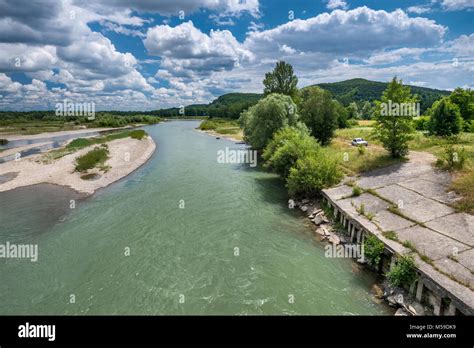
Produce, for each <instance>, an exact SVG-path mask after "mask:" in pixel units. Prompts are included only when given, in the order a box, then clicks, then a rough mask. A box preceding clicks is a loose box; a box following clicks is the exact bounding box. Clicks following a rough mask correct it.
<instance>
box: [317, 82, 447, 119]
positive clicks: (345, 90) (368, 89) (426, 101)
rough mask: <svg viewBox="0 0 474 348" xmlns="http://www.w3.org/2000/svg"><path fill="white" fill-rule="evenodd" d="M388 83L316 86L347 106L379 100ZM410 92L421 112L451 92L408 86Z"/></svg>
mask: <svg viewBox="0 0 474 348" xmlns="http://www.w3.org/2000/svg"><path fill="white" fill-rule="evenodd" d="M387 85H388V82H377V81H369V80H365V79H351V80H346V81H340V82H333V83H318V84H316V85H313V86H318V87H321V88H323V89H326V90H328V91H330V92H331V93H332V95H333V96H334V98H336V99H337V100H339V101H340V102H341V103H342V104H343V105H345V106H347V105H349V104H350V103H351V102H357V103H363V102H365V101H369V102H372V101H374V100H379V99H380V97H381V96H382V93H383V91H384V90H385V89H386V88H387ZM410 88H411V92H412V93H413V94H417V95H418V96H419V98H420V109H421V112H423V111H425V110H426V109H427V108H429V107H430V106H431V104H433V102H435V101H436V100H438V99H439V98H442V97H444V96H447V95H449V94H450V93H451V92H449V91H443V90H439V89H432V88H426V87H418V86H410Z"/></svg>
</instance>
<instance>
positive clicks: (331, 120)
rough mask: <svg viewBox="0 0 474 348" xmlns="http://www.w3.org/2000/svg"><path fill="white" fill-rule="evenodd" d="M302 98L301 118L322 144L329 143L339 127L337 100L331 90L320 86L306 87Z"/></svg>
mask: <svg viewBox="0 0 474 348" xmlns="http://www.w3.org/2000/svg"><path fill="white" fill-rule="evenodd" d="M302 99H303V101H302V103H301V120H302V121H303V122H304V123H305V124H306V125H307V126H308V128H309V129H310V130H311V134H312V135H313V136H314V137H315V138H316V139H317V140H318V141H319V142H320V143H321V144H322V145H327V144H329V143H330V142H331V139H332V137H333V136H334V131H335V130H336V128H337V121H338V113H337V111H338V108H337V104H336V103H337V102H336V101H335V100H333V99H332V98H331V93H330V92H328V91H326V90H323V89H321V88H319V87H310V88H307V89H305V90H304V91H303V93H302Z"/></svg>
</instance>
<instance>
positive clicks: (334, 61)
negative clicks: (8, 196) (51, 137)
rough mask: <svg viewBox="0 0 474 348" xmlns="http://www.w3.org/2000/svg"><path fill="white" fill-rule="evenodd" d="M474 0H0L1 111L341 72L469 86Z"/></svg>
mask: <svg viewBox="0 0 474 348" xmlns="http://www.w3.org/2000/svg"><path fill="white" fill-rule="evenodd" d="M473 27H474V0H411V1H395V0H367V1H359V0H135V1H126V0H96V1H86V0H64V1H56V0H54V1H53V0H41V1H38V0H28V1H27V0H0V110H19V111H21V110H53V109H54V105H55V104H56V103H62V102H64V101H65V100H66V101H70V102H77V103H85V102H89V103H92V102H93V103H94V104H95V108H96V110H136V111H139V110H156V109H160V108H167V107H176V106H181V105H189V104H195V103H209V102H211V101H212V100H213V99H215V98H216V97H218V96H220V95H222V94H225V93H229V92H256V93H261V92H262V89H263V85H262V80H263V78H264V75H265V73H266V72H268V71H271V70H272V69H273V67H274V66H275V63H276V62H277V61H279V60H284V61H286V62H288V63H290V64H292V65H293V67H294V70H295V73H296V75H297V76H298V78H299V83H298V86H299V87H304V86H307V85H311V84H315V83H321V82H336V81H342V80H347V79H351V78H365V79H369V80H376V81H388V80H390V79H391V78H393V76H398V78H401V79H403V81H404V83H407V84H411V85H417V86H422V87H430V88H438V89H447V90H452V89H454V88H456V87H463V88H473V87H474V33H473V32H474V31H473Z"/></svg>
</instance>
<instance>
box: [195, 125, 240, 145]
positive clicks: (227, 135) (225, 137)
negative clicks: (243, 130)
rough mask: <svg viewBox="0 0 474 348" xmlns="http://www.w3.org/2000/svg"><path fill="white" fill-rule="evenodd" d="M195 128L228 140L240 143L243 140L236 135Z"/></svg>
mask: <svg viewBox="0 0 474 348" xmlns="http://www.w3.org/2000/svg"><path fill="white" fill-rule="evenodd" d="M196 130H197V131H198V132H200V133H204V134H207V135H210V136H213V137H216V138H224V139H227V140H230V141H235V142H236V143H240V142H242V141H243V140H242V138H237V137H234V136H231V135H229V134H221V133H218V132H216V131H213V130H202V129H199V128H196Z"/></svg>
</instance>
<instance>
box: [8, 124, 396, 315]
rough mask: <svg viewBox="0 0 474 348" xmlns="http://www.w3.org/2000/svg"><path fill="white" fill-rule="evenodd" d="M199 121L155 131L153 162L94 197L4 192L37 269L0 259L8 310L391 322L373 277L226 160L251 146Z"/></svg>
mask: <svg viewBox="0 0 474 348" xmlns="http://www.w3.org/2000/svg"><path fill="white" fill-rule="evenodd" d="M197 125H198V122H196V121H173V122H167V123H163V124H159V125H155V126H149V127H147V128H146V129H147V131H148V132H149V133H150V134H151V135H152V136H153V138H154V140H155V142H156V143H157V150H156V152H155V154H154V155H153V157H152V158H151V160H150V161H149V162H148V163H147V164H145V165H144V166H143V167H141V168H140V169H139V170H138V171H136V172H135V173H133V174H132V175H130V176H129V177H127V178H125V179H123V180H121V181H119V182H117V183H115V184H113V185H111V186H109V187H108V188H105V189H102V190H100V191H98V192H97V193H96V194H95V195H93V196H91V197H89V198H86V199H82V200H81V199H80V198H78V197H75V198H74V197H73V196H74V195H72V193H71V192H70V191H69V190H64V189H63V191H61V192H62V193H59V192H55V191H51V193H50V194H47V193H46V192H44V190H43V191H41V192H38V191H30V196H28V195H26V196H25V191H23V192H18V191H17V190H15V191H11V192H10V193H8V195H7V194H5V193H4V194H0V212H1V213H0V218H1V226H2V227H1V231H0V243H5V242H6V241H10V242H15V241H21V242H22V243H27V242H28V243H38V245H39V260H38V262H36V263H34V262H30V261H29V260H15V259H6V260H5V259H0V279H1V282H0V294H1V297H2V301H1V302H0V314H369V315H370V314H389V310H388V309H387V308H386V307H385V306H383V305H378V304H375V303H374V302H373V299H372V296H371V294H370V288H371V285H372V284H373V282H374V279H373V277H372V275H371V274H368V273H365V272H359V271H357V268H356V267H354V264H353V262H352V261H350V260H343V259H327V258H325V257H324V249H323V246H322V245H320V244H318V243H317V242H315V241H314V240H313V235H312V234H311V230H310V229H309V228H308V227H307V225H306V221H307V219H305V218H303V217H302V216H301V215H300V214H298V212H297V211H292V210H289V209H288V208H287V207H286V200H287V196H286V193H285V189H284V187H283V184H282V183H281V181H280V180H279V179H278V178H277V177H276V176H275V175H272V174H269V173H266V172H264V171H261V170H259V169H257V168H249V167H248V166H244V165H235V164H218V163H217V160H216V158H217V151H218V150H222V149H224V148H225V147H226V146H228V147H230V148H243V145H236V144H234V143H233V142H230V141H227V140H224V139H221V140H216V139H215V138H214V137H211V136H208V135H206V134H202V133H199V132H196V131H195V130H194V128H195V127H196V126H197ZM38 186H40V187H41V186H42V185H38ZM50 189H51V188H50ZM25 190H28V189H25ZM36 190H38V189H36ZM26 192H28V191H26ZM28 197H29V198H30V199H28ZM71 199H77V204H76V206H75V208H74V209H70V206H69V204H70V200H71ZM183 203H184V209H182V208H180V204H181V207H182V204H183ZM57 210H59V211H60V212H61V213H62V215H61V214H60V215H61V216H62V217H61V218H58V216H57V214H54V213H53V212H57ZM128 250H130V255H129V256H126V254H127V252H128ZM72 295H73V296H72ZM70 299H74V300H75V303H70ZM292 299H294V301H292Z"/></svg>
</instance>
